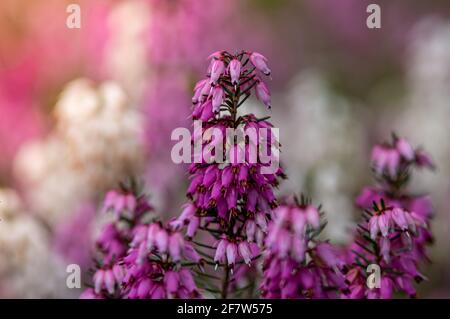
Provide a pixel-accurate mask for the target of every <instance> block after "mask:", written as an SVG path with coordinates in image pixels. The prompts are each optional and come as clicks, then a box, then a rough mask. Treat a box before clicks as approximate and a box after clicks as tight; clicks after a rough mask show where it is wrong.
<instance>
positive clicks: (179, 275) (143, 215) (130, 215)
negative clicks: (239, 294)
mask: <svg viewBox="0 0 450 319" xmlns="http://www.w3.org/2000/svg"><path fill="white" fill-rule="evenodd" d="M104 210H106V211H112V212H113V213H114V216H115V219H114V221H113V222H112V223H110V224H107V225H106V226H105V227H104V228H103V230H102V232H101V234H100V235H99V237H98V240H97V248H98V250H99V251H100V252H101V259H100V260H98V269H97V270H96V272H95V274H94V276H93V282H94V288H93V289H92V288H90V289H87V290H86V291H85V292H84V293H83V294H82V297H83V298H131V299H135V298H139V299H145V298H153V299H159V298H193V297H199V296H200V294H199V292H198V290H197V288H196V285H195V283H194V280H193V277H192V274H191V272H190V270H189V269H187V268H185V267H183V265H182V263H181V261H182V258H183V257H185V258H186V259H188V260H190V261H192V263H193V264H198V263H200V257H199V255H198V254H197V252H196V251H195V250H194V248H193V247H192V246H191V245H190V244H189V243H186V242H185V240H184V238H183V236H182V235H181V233H180V232H178V231H175V230H173V229H172V228H169V227H164V226H163V225H162V224H161V223H160V222H156V221H153V222H152V221H150V222H149V221H146V219H148V218H149V217H151V216H149V213H150V212H151V211H152V208H151V206H150V205H149V203H148V201H147V199H146V198H145V196H143V195H138V194H137V192H136V190H135V187H132V188H127V187H122V189H120V190H112V191H110V192H108V193H107V195H106V197H105V201H104Z"/></svg>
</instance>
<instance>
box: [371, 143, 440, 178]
mask: <svg viewBox="0 0 450 319" xmlns="http://www.w3.org/2000/svg"><path fill="white" fill-rule="evenodd" d="M371 160H372V163H373V165H374V168H375V171H376V172H377V174H383V173H384V172H387V173H388V175H389V176H390V177H391V178H394V177H395V176H396V175H397V174H399V173H402V172H404V171H405V169H406V168H407V167H409V166H410V165H411V164H415V165H417V166H419V167H428V168H433V167H434V165H433V162H432V160H431V158H430V157H429V156H428V155H426V154H425V153H424V152H422V151H421V150H414V149H413V148H412V146H411V144H410V143H409V142H408V141H407V140H406V139H404V138H398V137H396V136H394V137H393V142H392V143H391V144H388V143H384V144H379V145H375V146H374V147H373V149H372V156H371Z"/></svg>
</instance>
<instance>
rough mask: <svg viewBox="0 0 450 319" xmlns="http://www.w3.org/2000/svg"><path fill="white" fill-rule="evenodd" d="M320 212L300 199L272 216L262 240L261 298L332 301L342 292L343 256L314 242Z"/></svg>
mask: <svg viewBox="0 0 450 319" xmlns="http://www.w3.org/2000/svg"><path fill="white" fill-rule="evenodd" d="M320 215H321V213H320V208H316V207H315V206H313V205H311V203H309V202H308V201H307V200H306V199H305V198H304V197H303V196H302V199H301V202H299V201H298V200H297V198H295V201H294V203H291V204H284V205H281V206H280V207H278V208H277V209H276V210H274V212H273V219H272V221H271V223H270V225H269V231H268V234H267V237H266V251H265V253H264V254H265V256H264V257H265V258H264V264H263V275H264V280H263V283H262V286H261V290H262V293H261V295H262V297H264V298H289V299H292V298H301V299H303V298H335V297H337V296H338V295H337V292H338V291H339V289H344V288H345V283H344V278H343V275H342V273H341V269H342V267H343V265H344V259H343V253H342V252H341V251H340V250H339V249H338V248H337V247H334V246H332V245H331V244H329V243H328V242H321V241H319V240H317V238H316V237H317V235H319V233H320V231H321V229H322V228H323V227H324V224H323V223H322V224H321V222H320Z"/></svg>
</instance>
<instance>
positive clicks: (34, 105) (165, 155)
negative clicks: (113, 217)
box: [0, 0, 450, 298]
mask: <svg viewBox="0 0 450 319" xmlns="http://www.w3.org/2000/svg"><path fill="white" fill-rule="evenodd" d="M71 3H76V4H78V5H79V6H80V9H81V12H80V13H81V28H79V29H76V28H75V29H70V28H68V27H67V26H66V20H67V18H68V16H69V15H70V12H69V13H68V12H67V11H66V9H67V6H68V5H69V4H71ZM370 3H377V4H378V5H380V7H381V28H380V29H368V28H367V26H366V19H367V17H368V16H369V13H367V12H366V8H367V6H368V5H369V4H370ZM222 49H226V50H230V51H235V50H241V49H245V50H250V51H258V52H260V53H262V54H264V55H265V56H267V57H268V59H269V63H270V67H271V69H272V80H271V81H270V83H269V85H270V89H271V90H272V94H273V103H272V104H273V110H272V111H271V114H270V115H271V116H272V121H273V124H274V125H275V127H279V128H280V136H281V143H282V144H283V153H282V155H281V160H282V162H283V163H284V165H285V167H286V173H287V174H288V176H289V179H288V180H287V181H286V182H285V183H284V185H282V186H281V188H280V190H279V192H280V194H288V193H291V192H296V193H300V192H304V193H306V194H309V195H310V196H312V197H313V199H314V201H315V202H321V203H323V206H324V209H325V211H326V213H327V219H328V221H329V225H328V228H327V236H328V237H330V238H331V240H332V241H334V242H336V243H342V244H345V243H346V242H347V241H348V240H349V239H350V238H349V235H350V234H351V229H352V227H354V222H355V221H356V220H357V219H358V217H359V214H360V212H359V211H358V210H356V209H355V208H354V200H355V197H356V195H357V194H358V193H359V191H360V190H361V188H362V187H363V186H365V185H371V184H373V183H374V182H373V181H372V179H371V176H370V163H369V155H370V149H371V146H372V144H373V143H376V142H381V141H383V140H387V139H389V137H390V134H391V132H393V131H395V132H396V133H397V134H399V135H401V136H405V137H407V138H409V139H410V141H411V142H412V144H413V145H415V146H423V147H424V148H425V149H426V150H427V151H428V152H429V153H430V154H431V156H432V157H433V158H434V160H435V162H436V165H437V170H436V171H435V172H434V173H430V172H423V173H420V174H416V175H415V176H414V179H413V183H412V184H411V191H412V192H415V193H422V192H427V193H430V194H431V197H432V199H433V201H434V205H435V210H436V217H435V219H434V222H433V225H432V226H433V229H434V232H435V235H436V242H435V245H434V247H433V248H432V252H431V257H432V258H431V259H432V260H433V263H432V264H431V265H429V267H428V268H427V269H425V270H424V272H425V274H427V275H428V278H429V280H428V281H427V283H425V284H424V285H421V288H420V290H419V297H420V298H450V273H449V272H450V249H449V248H450V235H449V228H450V200H449V198H450V196H449V195H450V178H449V177H450V147H449V146H448V140H449V138H450V122H449V118H450V3H449V1H448V0H429V1H420V0H395V1H392V0H390V1H388V0H371V1H366V0H339V1H336V0H302V1H300V0H245V1H242V0H241V1H238V0H227V1H223V0H122V1H119V0H95V1H93V0H89V1H88V0H76V1H75V0H71V1H63V0H33V1H28V0H2V1H1V2H0V297H3V298H6V297H18V298H53V297H56V298H76V297H78V295H79V293H80V292H81V290H80V289H68V288H67V287H66V281H65V278H66V275H67V274H66V266H67V265H68V264H72V263H76V264H79V265H80V266H81V267H82V269H83V271H85V272H86V271H88V269H89V267H90V266H91V263H92V261H91V252H92V248H93V238H94V237H95V234H96V233H97V232H98V229H99V227H100V225H101V224H102V222H103V221H104V219H105V216H103V215H102V214H101V213H100V212H99V211H100V209H99V206H100V204H101V200H102V197H103V194H104V192H105V191H106V190H108V189H110V188H112V187H116V186H117V185H118V182H119V181H121V180H124V179H125V178H127V177H128V176H137V177H138V178H139V179H141V180H142V181H143V182H144V183H145V185H146V188H147V189H148V191H149V194H150V196H151V198H152V201H153V203H154V205H155V207H156V209H157V211H158V212H159V213H160V214H161V215H162V216H163V217H164V218H170V217H171V216H175V215H177V214H178V213H179V211H180V206H181V205H182V204H183V202H184V200H185V198H184V192H185V190H186V185H187V175H186V173H185V167H182V166H180V165H176V164H174V163H173V162H172V161H171V158H170V149H171V147H172V145H173V142H172V141H171V140H170V133H171V131H172V130H173V129H174V128H176V127H180V126H185V127H189V118H188V115H189V112H190V100H191V95H192V89H193V85H194V83H195V82H196V81H197V80H199V79H200V77H202V76H204V74H205V71H206V67H207V61H206V57H207V56H208V55H209V54H210V53H211V52H214V51H217V50H222ZM248 104H249V105H248V109H249V110H251V111H252V112H255V113H258V114H265V112H266V111H265V110H264V109H263V108H262V107H261V106H259V105H257V104H256V103H255V102H254V101H250V102H249V103H248Z"/></svg>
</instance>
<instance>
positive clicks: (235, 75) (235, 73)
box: [228, 59, 242, 84]
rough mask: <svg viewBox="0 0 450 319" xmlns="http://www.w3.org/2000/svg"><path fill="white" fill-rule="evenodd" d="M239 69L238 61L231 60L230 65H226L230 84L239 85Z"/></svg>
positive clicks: (239, 63)
mask: <svg viewBox="0 0 450 319" xmlns="http://www.w3.org/2000/svg"><path fill="white" fill-rule="evenodd" d="M241 67H242V64H241V62H240V61H239V60H238V59H233V60H231V62H230V64H229V65H228V68H229V72H230V78H231V84H238V83H239V77H240V76H241Z"/></svg>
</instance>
